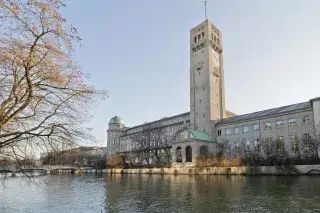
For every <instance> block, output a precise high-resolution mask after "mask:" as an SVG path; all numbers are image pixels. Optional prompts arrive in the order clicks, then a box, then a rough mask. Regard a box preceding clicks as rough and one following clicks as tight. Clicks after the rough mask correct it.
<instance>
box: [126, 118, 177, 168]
mask: <svg viewBox="0 0 320 213" xmlns="http://www.w3.org/2000/svg"><path fill="white" fill-rule="evenodd" d="M131 141H132V143H133V144H134V147H135V152H136V153H142V154H143V158H144V160H145V161H146V163H147V165H149V164H150V163H151V162H150V161H152V159H153V158H154V159H155V163H156V164H160V163H161V162H163V163H169V162H170V159H171V151H170V147H171V145H170V144H169V136H168V134H167V133H166V130H165V128H164V127H163V126H162V123H161V122H156V123H151V124H146V125H145V126H144V128H143V130H142V131H141V132H139V133H137V134H135V135H133V136H132V137H131Z"/></svg>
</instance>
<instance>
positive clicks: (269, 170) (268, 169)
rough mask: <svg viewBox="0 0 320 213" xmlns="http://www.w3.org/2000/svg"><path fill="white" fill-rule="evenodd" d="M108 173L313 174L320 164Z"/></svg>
mask: <svg viewBox="0 0 320 213" xmlns="http://www.w3.org/2000/svg"><path fill="white" fill-rule="evenodd" d="M106 173H108V174H172V175H311V174H320V165H296V166H290V167H285V166H240V167H206V168H195V167H171V168H143V169H107V170H106Z"/></svg>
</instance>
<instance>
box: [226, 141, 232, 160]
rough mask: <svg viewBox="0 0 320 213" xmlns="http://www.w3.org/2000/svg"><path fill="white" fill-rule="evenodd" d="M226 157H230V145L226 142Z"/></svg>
mask: <svg viewBox="0 0 320 213" xmlns="http://www.w3.org/2000/svg"><path fill="white" fill-rule="evenodd" d="M226 148H227V156H228V157H230V156H231V143H230V142H227V147H226Z"/></svg>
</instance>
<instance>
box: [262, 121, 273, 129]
mask: <svg viewBox="0 0 320 213" xmlns="http://www.w3.org/2000/svg"><path fill="white" fill-rule="evenodd" d="M271 127H272V126H271V123H270V122H267V123H264V129H271Z"/></svg>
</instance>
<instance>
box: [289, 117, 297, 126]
mask: <svg viewBox="0 0 320 213" xmlns="http://www.w3.org/2000/svg"><path fill="white" fill-rule="evenodd" d="M295 125H297V119H295V118H292V119H289V126H295Z"/></svg>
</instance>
